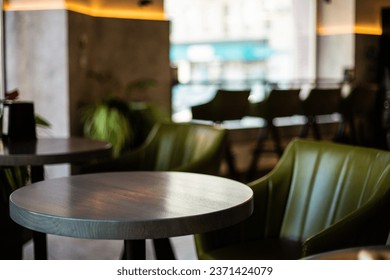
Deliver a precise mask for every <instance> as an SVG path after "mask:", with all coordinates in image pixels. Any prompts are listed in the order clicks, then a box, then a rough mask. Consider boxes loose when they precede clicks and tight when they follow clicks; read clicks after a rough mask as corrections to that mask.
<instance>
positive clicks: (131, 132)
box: [81, 72, 168, 157]
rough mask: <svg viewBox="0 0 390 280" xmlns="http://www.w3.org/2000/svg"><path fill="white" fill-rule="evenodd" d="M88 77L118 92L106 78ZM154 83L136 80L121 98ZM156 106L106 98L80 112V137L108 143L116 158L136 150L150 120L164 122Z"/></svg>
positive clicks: (112, 81)
mask: <svg viewBox="0 0 390 280" xmlns="http://www.w3.org/2000/svg"><path fill="white" fill-rule="evenodd" d="M90 77H92V78H94V79H95V80H97V81H99V82H100V83H105V84H107V83H109V84H111V85H112V88H113V89H115V88H118V86H117V85H118V83H117V82H116V81H115V79H113V78H112V77H110V76H109V75H104V74H99V73H94V72H92V73H90ZM156 84H157V83H156V81H155V80H154V79H140V80H136V81H133V82H131V83H129V84H128V85H127V87H126V89H125V92H124V96H125V97H127V98H128V97H129V96H130V95H131V94H132V93H133V92H134V91H140V90H144V89H147V88H152V87H155V86H156ZM162 111H163V110H161V109H160V108H158V106H156V105H153V104H148V103H145V102H129V101H127V100H126V99H125V98H122V97H118V96H114V95H109V96H108V97H106V98H103V99H101V100H98V101H97V102H95V103H93V104H88V105H86V106H83V107H82V108H81V120H82V125H83V133H84V135H85V136H86V137H89V138H92V139H97V140H103V141H107V142H110V143H111V144H112V147H113V156H114V157H118V156H119V155H120V154H122V153H123V152H124V151H127V150H129V149H133V148H135V147H136V146H138V145H139V144H140V143H141V142H142V140H143V139H144V138H145V137H146V134H147V132H148V131H149V130H148V129H149V128H150V127H151V125H152V124H151V122H153V121H156V120H155V119H154V118H160V117H162V118H166V119H167V116H168V114H164V113H163V112H162Z"/></svg>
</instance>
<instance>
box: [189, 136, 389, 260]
mask: <svg viewBox="0 0 390 280" xmlns="http://www.w3.org/2000/svg"><path fill="white" fill-rule="evenodd" d="M249 186H250V187H251V188H252V189H253V191H254V207H255V208H254V212H253V215H252V216H251V217H250V218H249V219H247V220H246V221H245V222H243V223H241V224H239V225H236V226H234V227H230V228H228V229H224V230H220V231H215V232H209V233H205V234H199V235H196V236H195V242H196V249H197V254H198V257H199V259H299V258H303V257H306V256H310V255H313V254H317V253H321V252H325V251H331V250H336V249H342V248H348V247H358V246H368V245H378V244H382V245H384V244H386V239H387V237H388V235H389V230H390V152H386V151H381V150H376V149H370V148H363V147H356V146H348V145H344V144H336V143H331V142H320V141H308V140H295V141H293V142H291V143H290V144H289V146H288V147H287V148H286V150H285V153H284V154H283V156H282V158H281V159H280V161H279V162H278V164H277V165H276V167H275V168H274V169H273V170H272V171H271V172H270V173H269V174H268V175H266V176H264V177H262V178H260V179H258V180H256V181H254V182H252V183H250V184H249Z"/></svg>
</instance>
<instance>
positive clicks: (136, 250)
mask: <svg viewBox="0 0 390 280" xmlns="http://www.w3.org/2000/svg"><path fill="white" fill-rule="evenodd" d="M124 243H125V251H124V254H123V259H125V260H145V259H146V253H145V252H146V245H145V240H144V239H140V240H125V242H124Z"/></svg>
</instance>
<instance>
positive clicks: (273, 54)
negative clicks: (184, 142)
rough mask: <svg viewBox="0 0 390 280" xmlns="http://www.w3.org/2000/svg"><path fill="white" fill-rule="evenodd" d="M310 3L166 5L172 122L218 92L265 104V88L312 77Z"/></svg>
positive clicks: (245, 0) (265, 0) (169, 0)
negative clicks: (245, 92) (173, 77)
mask: <svg viewBox="0 0 390 280" xmlns="http://www.w3.org/2000/svg"><path fill="white" fill-rule="evenodd" d="M313 2H315V1H311V0H242V1H237V0H213V1H209V0H196V1H193V0H165V11H166V14H167V16H168V18H169V19H170V20H171V63H172V64H173V65H174V66H175V67H177V69H178V78H179V82H180V83H179V84H178V85H176V86H175V87H174V89H173V96H172V102H173V104H172V108H173V113H174V115H173V117H174V119H176V120H179V121H180V120H188V119H190V118H191V115H190V113H189V112H190V110H189V108H190V107H191V106H192V105H195V104H199V103H204V102H207V101H208V100H210V99H211V98H212V97H213V96H214V94H215V91H216V89H217V88H225V89H229V88H230V89H233V88H234V89H243V88H250V89H251V100H253V101H257V100H261V99H263V98H264V96H265V94H266V93H267V88H268V86H267V85H269V84H271V83H272V84H273V83H278V84H279V85H282V84H286V86H287V84H289V83H291V82H296V81H303V80H310V79H312V78H313V77H314V55H313V50H314V38H315V20H314V18H313V14H314V8H315V7H313V6H312V5H314V4H313Z"/></svg>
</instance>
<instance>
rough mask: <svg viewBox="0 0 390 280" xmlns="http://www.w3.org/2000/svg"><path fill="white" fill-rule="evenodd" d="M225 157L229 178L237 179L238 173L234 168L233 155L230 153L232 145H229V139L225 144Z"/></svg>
mask: <svg viewBox="0 0 390 280" xmlns="http://www.w3.org/2000/svg"><path fill="white" fill-rule="evenodd" d="M225 157H226V163H227V165H228V169H229V174H230V176H231V177H232V178H234V179H237V178H238V172H237V168H236V163H235V158H234V154H233V151H232V144H231V142H230V140H229V139H228V140H227V143H226V150H225Z"/></svg>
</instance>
